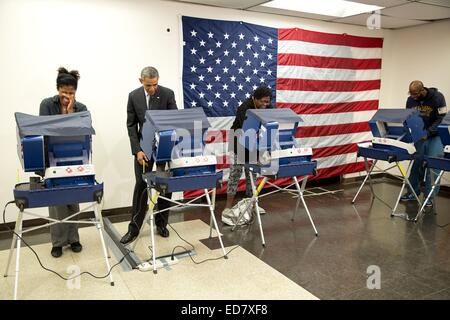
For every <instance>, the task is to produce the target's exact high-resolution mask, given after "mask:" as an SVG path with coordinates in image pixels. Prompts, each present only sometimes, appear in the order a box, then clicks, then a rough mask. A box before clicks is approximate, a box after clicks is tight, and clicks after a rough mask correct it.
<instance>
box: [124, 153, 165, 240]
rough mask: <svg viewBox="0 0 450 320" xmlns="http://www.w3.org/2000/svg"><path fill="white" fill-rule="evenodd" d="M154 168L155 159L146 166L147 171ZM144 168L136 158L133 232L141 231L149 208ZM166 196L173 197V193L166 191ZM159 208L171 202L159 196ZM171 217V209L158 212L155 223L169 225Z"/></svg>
mask: <svg viewBox="0 0 450 320" xmlns="http://www.w3.org/2000/svg"><path fill="white" fill-rule="evenodd" d="M152 168H153V161H150V162H149V163H148V166H145V172H147V171H149V170H151V169H152ZM142 173H143V168H142V166H141V165H140V164H139V162H138V161H137V160H136V159H135V160H134V174H135V176H136V184H135V185H134V192H133V209H132V210H133V211H132V216H131V221H130V224H129V225H128V230H129V231H130V232H133V233H139V230H140V229H141V226H142V223H143V222H144V218H145V214H146V213H147V210H148V201H147V200H148V192H147V184H146V183H145V181H144V180H143V179H142ZM164 196H165V197H166V198H169V199H170V198H171V197H172V193H166V194H165V195H164ZM157 202H158V210H163V209H166V208H168V207H170V202H169V201H167V200H164V199H161V198H158V201H157ZM168 219H169V210H167V211H164V212H161V213H158V214H156V215H155V224H156V225H157V226H159V227H165V226H167V221H168Z"/></svg>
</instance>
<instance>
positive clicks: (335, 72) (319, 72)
mask: <svg viewBox="0 0 450 320" xmlns="http://www.w3.org/2000/svg"><path fill="white" fill-rule="evenodd" d="M277 78H278V79H280V78H285V79H310V80H327V81H368V80H380V79H381V70H380V69H370V70H350V69H332V68H313V67H302V66H277Z"/></svg>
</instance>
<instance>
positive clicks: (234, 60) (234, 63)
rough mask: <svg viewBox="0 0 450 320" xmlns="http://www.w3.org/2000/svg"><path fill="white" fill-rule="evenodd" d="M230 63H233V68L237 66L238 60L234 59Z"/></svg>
mask: <svg viewBox="0 0 450 320" xmlns="http://www.w3.org/2000/svg"><path fill="white" fill-rule="evenodd" d="M230 62H231V65H233V66H235V65H236V59H234V58H233V59H231V61H230Z"/></svg>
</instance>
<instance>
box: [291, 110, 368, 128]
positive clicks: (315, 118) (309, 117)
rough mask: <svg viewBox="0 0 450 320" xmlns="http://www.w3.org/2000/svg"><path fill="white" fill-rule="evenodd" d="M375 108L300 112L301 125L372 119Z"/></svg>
mask: <svg viewBox="0 0 450 320" xmlns="http://www.w3.org/2000/svg"><path fill="white" fill-rule="evenodd" d="M375 112H376V110H369V111H356V112H342V113H323V114H300V116H301V118H302V120H303V122H302V123H301V126H322V125H336V124H344V123H355V122H367V121H369V120H370V119H372V116H373V115H374V114H375Z"/></svg>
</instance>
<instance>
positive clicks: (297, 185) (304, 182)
mask: <svg viewBox="0 0 450 320" xmlns="http://www.w3.org/2000/svg"><path fill="white" fill-rule="evenodd" d="M293 178H294V181H295V186H296V187H297V191H298V193H299V197H300V199H301V200H302V203H303V206H304V207H305V210H306V213H307V214H308V217H309V221H311V224H312V226H313V229H314V232H315V234H316V237H317V236H318V235H319V233H318V232H317V229H316V226H315V225H314V221H313V219H312V217H311V214H310V213H309V210H308V206H307V205H306V202H305V198H303V192H304V191H305V187H306V182H307V181H308V177H305V178H304V179H303V181H302V186H301V187H300V185H299V183H298V179H297V177H293Z"/></svg>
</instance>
